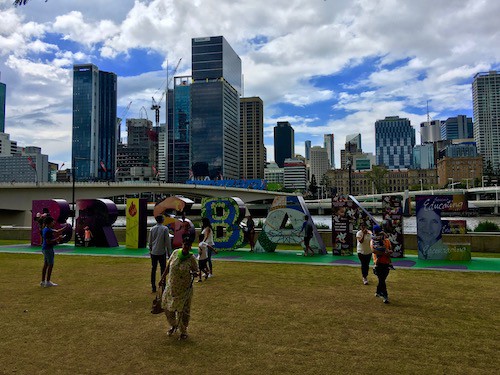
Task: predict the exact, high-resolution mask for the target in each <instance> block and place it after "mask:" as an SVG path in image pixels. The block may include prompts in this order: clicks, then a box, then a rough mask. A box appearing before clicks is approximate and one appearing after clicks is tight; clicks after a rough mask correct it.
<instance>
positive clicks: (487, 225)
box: [474, 220, 500, 232]
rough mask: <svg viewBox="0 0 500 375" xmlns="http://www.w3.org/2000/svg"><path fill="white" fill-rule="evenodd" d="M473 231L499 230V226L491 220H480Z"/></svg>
mask: <svg viewBox="0 0 500 375" xmlns="http://www.w3.org/2000/svg"><path fill="white" fill-rule="evenodd" d="M474 232H500V227H499V226H498V224H496V223H494V222H492V221H488V220H486V221H481V222H480V223H479V224H478V225H477V227H476V229H474Z"/></svg>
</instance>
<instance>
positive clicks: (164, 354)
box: [0, 254, 500, 375]
mask: <svg viewBox="0 0 500 375" xmlns="http://www.w3.org/2000/svg"><path fill="white" fill-rule="evenodd" d="M41 266H42V256H41V255H40V254H0V283H1V285H2V286H1V293H0V332H1V338H2V339H1V340H0V363H1V365H0V366H1V367H0V373H7V374H10V373H16V374H34V373H36V374H40V373H45V374H54V373H60V374H167V373H168V374H188V373H189V374H195V373H197V374H239V375H240V374H336V373H339V374H374V373H375V374H379V373H380V374H396V373H418V374H429V373H436V374H475V373H477V374H492V373H496V371H498V368H499V365H500V361H499V357H498V349H499V346H498V343H499V339H500V337H499V333H498V327H499V323H500V321H499V320H500V319H499V318H500V314H499V294H498V281H499V276H498V274H496V273H472V272H443V271H423V270H418V271H417V270H404V269H398V270H397V271H394V272H391V274H390V275H389V278H388V289H389V294H390V297H391V304H389V305H384V304H383V303H382V301H381V300H380V299H379V298H375V297H374V292H375V277H374V276H373V275H370V276H369V278H370V285H368V286H365V285H363V284H362V283H361V275H360V271H359V269H358V268H353V267H325V266H311V265H289V264H258V263H237V262H227V261H225V262H220V261H219V262H215V264H214V269H215V277H214V278H211V279H209V280H208V281H206V282H203V283H196V284H195V285H194V289H195V290H194V299H193V306H192V311H191V324H190V329H189V333H190V337H189V339H188V340H187V341H185V342H180V341H178V340H177V337H167V336H166V331H167V328H168V326H167V323H166V319H165V317H164V316H163V315H152V314H151V313H150V312H149V310H150V306H151V301H152V299H153V295H152V294H151V293H150V285H149V272H150V261H149V260H148V259H141V258H113V257H85V256H64V255H56V265H55V268H54V273H53V281H54V282H56V283H59V284H60V286H58V287H54V288H40V287H39V285H38V284H39V281H40V273H41Z"/></svg>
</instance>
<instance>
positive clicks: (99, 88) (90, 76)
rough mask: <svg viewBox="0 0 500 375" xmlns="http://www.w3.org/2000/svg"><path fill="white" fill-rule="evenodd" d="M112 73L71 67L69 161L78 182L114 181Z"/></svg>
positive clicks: (114, 87) (90, 67)
mask: <svg viewBox="0 0 500 375" xmlns="http://www.w3.org/2000/svg"><path fill="white" fill-rule="evenodd" d="M116 93H117V79H116V74H115V73H109V72H104V71H99V68H97V66H95V65H93V64H83V65H74V66H73V137H72V156H73V158H72V160H73V163H74V165H73V166H72V168H75V178H76V179H77V180H95V179H98V180H113V179H114V174H115V168H116V150H117V127H116V124H117V118H116V95H117V94H116Z"/></svg>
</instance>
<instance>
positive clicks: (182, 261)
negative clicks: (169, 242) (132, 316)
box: [160, 236, 199, 340]
mask: <svg viewBox="0 0 500 375" xmlns="http://www.w3.org/2000/svg"><path fill="white" fill-rule="evenodd" d="M198 272H199V269H198V265H197V264H196V259H195V257H194V255H193V254H191V240H190V238H189V237H188V236H184V237H183V239H182V249H179V250H175V251H174V252H173V253H172V255H171V256H170V258H168V262H167V267H166V268H165V272H164V273H163V275H162V276H161V280H160V286H164V285H165V286H166V287H165V290H164V291H163V295H162V307H163V308H164V309H165V316H166V317H167V321H168V323H169V324H170V329H169V330H168V331H167V335H168V336H172V335H173V334H174V333H175V331H176V330H177V329H179V331H180V333H181V335H180V337H179V340H184V339H187V337H188V336H187V329H188V325H189V318H190V311H191V300H192V298H193V280H194V277H196V275H197V274H198Z"/></svg>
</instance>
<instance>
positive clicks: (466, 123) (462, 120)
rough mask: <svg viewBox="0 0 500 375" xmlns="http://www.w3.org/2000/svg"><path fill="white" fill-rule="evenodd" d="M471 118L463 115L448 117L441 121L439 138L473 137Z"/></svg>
mask: <svg viewBox="0 0 500 375" xmlns="http://www.w3.org/2000/svg"><path fill="white" fill-rule="evenodd" d="M472 129H473V124H472V118H471V117H467V116H465V115H458V116H456V117H449V118H448V119H447V120H446V121H443V122H442V123H441V139H443V140H452V139H467V138H474V132H473V130H472Z"/></svg>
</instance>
